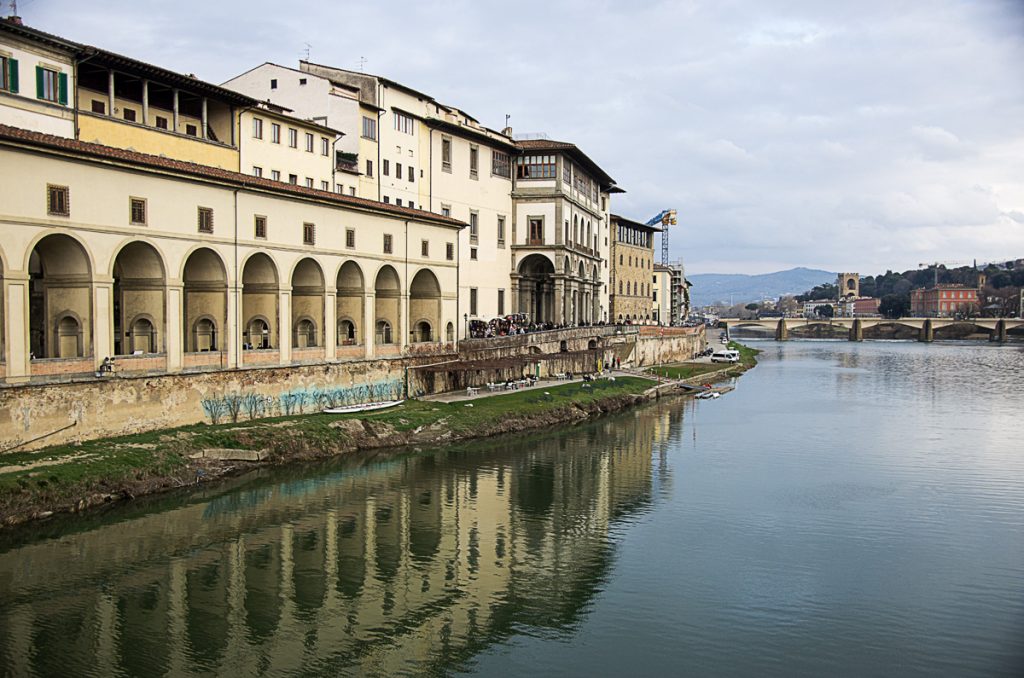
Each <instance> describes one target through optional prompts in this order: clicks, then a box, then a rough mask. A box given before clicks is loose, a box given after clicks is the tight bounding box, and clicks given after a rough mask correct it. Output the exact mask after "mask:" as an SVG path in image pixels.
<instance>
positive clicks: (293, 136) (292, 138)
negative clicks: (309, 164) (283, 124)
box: [288, 127, 299, 148]
mask: <svg viewBox="0 0 1024 678" xmlns="http://www.w3.org/2000/svg"><path fill="white" fill-rule="evenodd" d="M288 145H289V146H291V147H292V148H298V147H299V130H297V129H295V128H294V127H289V128H288Z"/></svg>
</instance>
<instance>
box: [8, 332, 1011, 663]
mask: <svg viewBox="0 0 1024 678" xmlns="http://www.w3.org/2000/svg"><path fill="white" fill-rule="evenodd" d="M758 346H759V347H760V348H763V349H765V353H764V355H763V356H762V360H761V364H760V365H759V366H758V368H757V369H755V370H754V371H753V372H751V373H749V374H747V375H746V376H744V377H743V378H742V379H741V380H740V381H739V383H738V385H737V386H738V387H737V389H736V391H734V392H732V393H730V394H728V395H727V396H725V397H723V398H720V399H718V400H715V401H704V402H695V401H683V400H675V401H673V402H665V401H662V402H661V403H658V404H655V405H651V406H649V407H645V408H642V409H640V410H637V411H634V412H629V413H627V414H624V415H620V416H616V417H611V418H607V419H604V420H601V421H598V422H595V423H591V424H588V425H585V426H580V427H576V428H572V429H568V430H564V431H554V432H550V433H548V434H544V435H534V436H529V437H518V438H514V439H505V440H501V441H486V442H483V443H477V444H474V445H466V446H463V447H458V448H449V449H446V450H441V451H438V450H424V451H422V452H421V453H418V454H415V455H407V456H390V457H387V456H378V457H375V458H370V459H361V460H350V461H347V462H344V463H342V462H333V463H331V464H326V465H320V466H315V467H308V466H307V467H299V468H290V469H287V470H280V471H274V472H269V473H259V474H255V475H253V476H249V477H246V478H241V479H237V480H235V481H233V482H232V483H231V484H229V485H220V486H218V487H216V488H214V489H211V490H209V491H208V492H207V493H206V494H204V495H193V496H190V497H165V498H161V499H158V500H154V501H147V502H138V503H136V504H135V505H133V506H130V507H126V508H121V509H118V510H116V511H113V512H109V513H106V514H104V515H102V516H91V517H88V518H86V519H74V520H65V521H60V522H54V523H48V524H46V525H44V526H35V527H34V528H33V529H32V530H22V531H18V532H15V533H7V534H5V535H2V536H0V668H2V671H0V673H3V674H4V675H15V676H20V675H25V676H32V675H39V676H43V675H64V676H67V675H83V676H84V675H93V676H118V675H124V676H127V675H172V676H178V675H214V674H218V675H268V676H292V675H294V676H302V675H349V674H351V675H420V674H434V675H436V674H461V673H466V674H476V675H485V676H494V675H517V676H518V675H530V674H533V675H544V676H547V675H566V676H569V675H580V676H616V675H651V676H664V675H699V676H719V675H720V676H999V675H1006V676H1019V675H1022V674H1024V388H1022V379H1024V350H1022V349H1021V348H1019V347H1017V348H1015V347H998V346H992V345H987V344H986V345H982V344H962V345H949V344H943V345H919V344H913V343H864V344H849V343H845V342H836V343H830V342H790V343H787V344H775V343H759V344H758Z"/></svg>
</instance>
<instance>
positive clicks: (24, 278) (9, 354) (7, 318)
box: [2, 272, 32, 383]
mask: <svg viewBox="0 0 1024 678" xmlns="http://www.w3.org/2000/svg"><path fill="white" fill-rule="evenodd" d="M28 286H29V279H28V273H21V274H18V275H11V274H9V273H6V272H5V274H4V277H3V298H4V299H6V300H7V308H6V309H4V316H3V325H4V326H3V328H2V329H3V332H4V336H5V337H6V338H7V341H6V342H5V343H4V360H5V361H6V362H7V377H6V381H7V383H18V382H23V381H28V379H29V375H30V373H31V371H32V363H31V360H30V359H29V353H30V348H29V321H28V315H29V300H28V298H29V294H28V292H29V290H28Z"/></svg>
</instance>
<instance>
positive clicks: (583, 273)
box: [576, 261, 587, 280]
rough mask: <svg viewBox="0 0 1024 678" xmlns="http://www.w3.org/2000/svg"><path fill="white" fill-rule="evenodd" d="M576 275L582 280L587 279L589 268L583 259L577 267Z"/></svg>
mask: <svg viewBox="0 0 1024 678" xmlns="http://www.w3.org/2000/svg"><path fill="white" fill-rule="evenodd" d="M576 275H577V276H579V279H580V280H586V279H587V270H586V268H584V266H583V262H582V261H581V262H580V265H579V266H578V267H577V268H576Z"/></svg>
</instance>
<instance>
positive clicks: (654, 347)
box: [631, 326, 707, 367]
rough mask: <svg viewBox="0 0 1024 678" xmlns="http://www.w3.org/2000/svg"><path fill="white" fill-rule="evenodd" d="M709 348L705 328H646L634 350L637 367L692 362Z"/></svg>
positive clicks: (634, 361)
mask: <svg viewBox="0 0 1024 678" xmlns="http://www.w3.org/2000/svg"><path fill="white" fill-rule="evenodd" d="M706 346H707V336H706V335H705V333H704V327H703V326H701V327H666V328H658V327H651V328H644V330H643V331H641V333H640V337H639V338H638V339H637V342H636V347H635V348H634V349H633V355H632V356H631V358H632V364H633V365H634V366H636V367H643V366H645V365H657V364H659V363H669V362H679V361H681V360H690V359H691V358H692V357H693V356H694V355H696V354H697V353H699V352H701V351H703V350H704V348H705V347H706Z"/></svg>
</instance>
